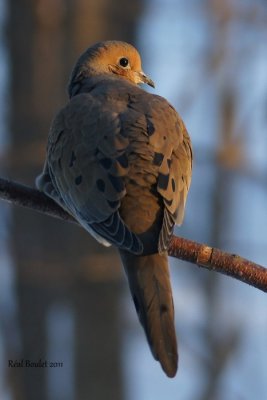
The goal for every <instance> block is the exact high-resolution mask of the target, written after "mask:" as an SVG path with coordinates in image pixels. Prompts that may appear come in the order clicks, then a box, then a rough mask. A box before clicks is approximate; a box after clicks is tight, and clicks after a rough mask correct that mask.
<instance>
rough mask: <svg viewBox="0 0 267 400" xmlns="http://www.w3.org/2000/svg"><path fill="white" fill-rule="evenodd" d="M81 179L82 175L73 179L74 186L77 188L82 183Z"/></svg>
mask: <svg viewBox="0 0 267 400" xmlns="http://www.w3.org/2000/svg"><path fill="white" fill-rule="evenodd" d="M82 180H83V177H82V175H79V176H77V177H76V178H75V184H76V185H77V186H78V185H80V184H81V183H82Z"/></svg>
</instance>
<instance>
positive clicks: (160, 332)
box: [120, 251, 178, 377]
mask: <svg viewBox="0 0 267 400" xmlns="http://www.w3.org/2000/svg"><path fill="white" fill-rule="evenodd" d="M120 255H121V259H122V262H123V265H124V269H125V271H126V274H127V277H128V281H129V285H130V290H131V294H132V297H133V301H134V304H135V308H136V311H137V314H138V316H139V320H140V322H141V324H142V326H143V328H144V330H145V333H146V337H147V340H148V343H149V346H150V349H151V351H152V354H153V356H154V357H155V359H156V360H158V361H159V362H160V364H161V366H162V368H163V370H164V372H165V373H166V374H167V375H168V376H169V377H173V376H175V374H176V371H177V363H178V355H177V343H176V334H175V327H174V309H173V300H172V291H171V284H170V277H169V267H168V258H167V255H165V254H163V255H160V254H152V255H148V256H136V255H133V254H130V253H127V252H123V251H120Z"/></svg>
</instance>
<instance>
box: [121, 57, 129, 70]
mask: <svg viewBox="0 0 267 400" xmlns="http://www.w3.org/2000/svg"><path fill="white" fill-rule="evenodd" d="M119 64H120V66H121V67H123V68H126V67H127V66H128V65H129V60H128V58H125V57H122V58H120V60H119Z"/></svg>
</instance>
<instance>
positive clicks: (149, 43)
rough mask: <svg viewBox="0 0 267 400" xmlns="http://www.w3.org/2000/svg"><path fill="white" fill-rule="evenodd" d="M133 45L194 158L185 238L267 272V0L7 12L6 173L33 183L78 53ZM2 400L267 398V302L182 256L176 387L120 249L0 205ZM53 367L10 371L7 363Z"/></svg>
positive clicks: (22, 4) (0, 112)
mask: <svg viewBox="0 0 267 400" xmlns="http://www.w3.org/2000/svg"><path fill="white" fill-rule="evenodd" d="M103 39H119V40H125V41H129V42H131V43H133V44H134V45H135V46H136V47H137V48H138V49H139V50H140V52H141V54H142V58H143V68H144V71H145V72H146V73H147V74H148V75H149V76H150V77H151V78H152V79H153V80H154V81H155V82H156V89H155V91H154V93H157V94H160V95H162V96H164V97H166V98H167V99H168V100H169V101H170V102H171V103H172V104H173V105H174V106H175V107H176V109H177V110H179V112H180V114H181V115H182V117H183V119H184V121H185V123H186V125H187V128H188V130H189V132H190V134H191V137H192V141H193V147H194V156H195V161H194V171H193V182H192V187H191V191H190V194H189V199H188V203H187V210H186V218H185V222H184V225H183V227H182V228H181V229H179V230H177V232H176V233H177V234H178V235H181V236H184V237H188V238H190V239H193V240H197V241H200V242H206V243H208V244H209V245H212V246H217V247H219V248H221V249H224V250H227V251H230V252H234V253H237V254H240V255H242V256H244V257H247V258H249V259H251V260H253V261H255V262H257V263H260V264H263V265H265V266H266V265H267V156H266V154H267V3H266V0H225V1H220V0H202V1H200V0H180V1H176V0H135V1H129V2H124V1H123V0H117V1H114V0H97V1H96V0H76V1H74V0H65V1H64V0H35V1H29V0H28V1H26V0H20V1H16V0H8V1H7V0H0V174H1V176H3V177H8V178H10V179H13V180H17V181H20V182H23V183H25V184H27V185H30V186H33V185H34V179H35V176H36V175H37V174H38V173H39V172H40V170H41V168H42V164H43V161H44V158H45V148H46V141H47V134H48V130H49V125H50V122H51V119H52V118H53V116H54V115H55V113H56V111H57V110H58V109H59V108H60V107H61V106H62V105H64V103H65V102H66V101H67V95H66V89H65V88H66V84H67V81H68V76H69V74H70V71H71V69H72V66H73V64H74V62H75V60H76V58H77V56H78V55H79V54H80V53H81V52H82V51H83V50H84V49H85V48H87V47H88V46H89V45H91V44H93V43H94V42H96V41H99V40H103ZM0 218H1V224H0V400H25V399H27V400H36V399H39V400H87V399H93V400H95V399H96V400H102V399H105V400H106V399H116V400H135V399H138V400H149V399H154V400H158V399H163V398H164V399H177V400H191V399H192V400H249V399H257V400H258V399H260V400H261V399H263V400H264V399H267V297H266V294H263V293H261V292H260V291H259V290H256V289H254V288H251V287H248V286H247V285H245V284H243V283H240V282H238V281H235V280H233V279H231V278H228V277H224V276H222V275H219V274H217V273H214V272H213V273H212V272H207V271H205V270H203V269H199V268H197V267H196V266H193V265H190V264H185V263H182V262H180V261H178V260H174V259H173V260H171V264H172V268H171V275H172V283H173V291H174V302H175V310H176V325H177V326H176V328H177V333H178V337H179V349H180V365H179V371H178V374H177V376H176V377H175V378H174V379H172V380H170V379H168V378H166V377H165V375H164V373H163V372H162V370H161V368H160V366H159V364H158V363H157V362H155V361H154V360H153V358H152V356H151V354H150V351H149V348H148V345H147V343H146V340H145V336H144V333H143V331H142V328H141V327H140V325H139V322H138V320H137V316H136V314H135V310H134V306H133V303H132V300H131V298H130V294H129V290H128V287H127V283H126V279H125V277H124V275H123V271H122V268H121V266H120V263H119V259H118V257H117V255H116V252H115V251H114V249H106V248H103V247H101V246H100V245H98V244H97V243H96V242H95V241H94V240H93V239H91V237H90V236H89V235H88V234H86V232H84V231H83V230H82V229H80V228H78V227H76V226H73V225H72V224H68V223H64V222H61V221H58V220H54V219H52V218H50V217H46V216H44V215H41V214H37V213H36V212H34V211H31V210H24V209H21V208H19V207H13V206H11V205H8V204H7V203H5V202H3V201H2V202H0ZM22 359H24V360H30V361H35V362H38V361H39V360H40V359H41V360H43V361H44V360H47V362H49V363H50V362H52V363H62V364H53V365H54V367H52V366H50V367H48V368H19V367H17V368H11V367H8V360H13V361H15V360H17V361H21V360H22Z"/></svg>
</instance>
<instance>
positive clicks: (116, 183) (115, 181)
mask: <svg viewBox="0 0 267 400" xmlns="http://www.w3.org/2000/svg"><path fill="white" fill-rule="evenodd" d="M108 178H109V180H110V182H111V184H112V186H113V187H114V189H115V190H116V191H117V192H118V193H120V192H122V191H123V190H124V183H123V180H122V179H121V178H120V177H117V176H113V175H111V174H108Z"/></svg>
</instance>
